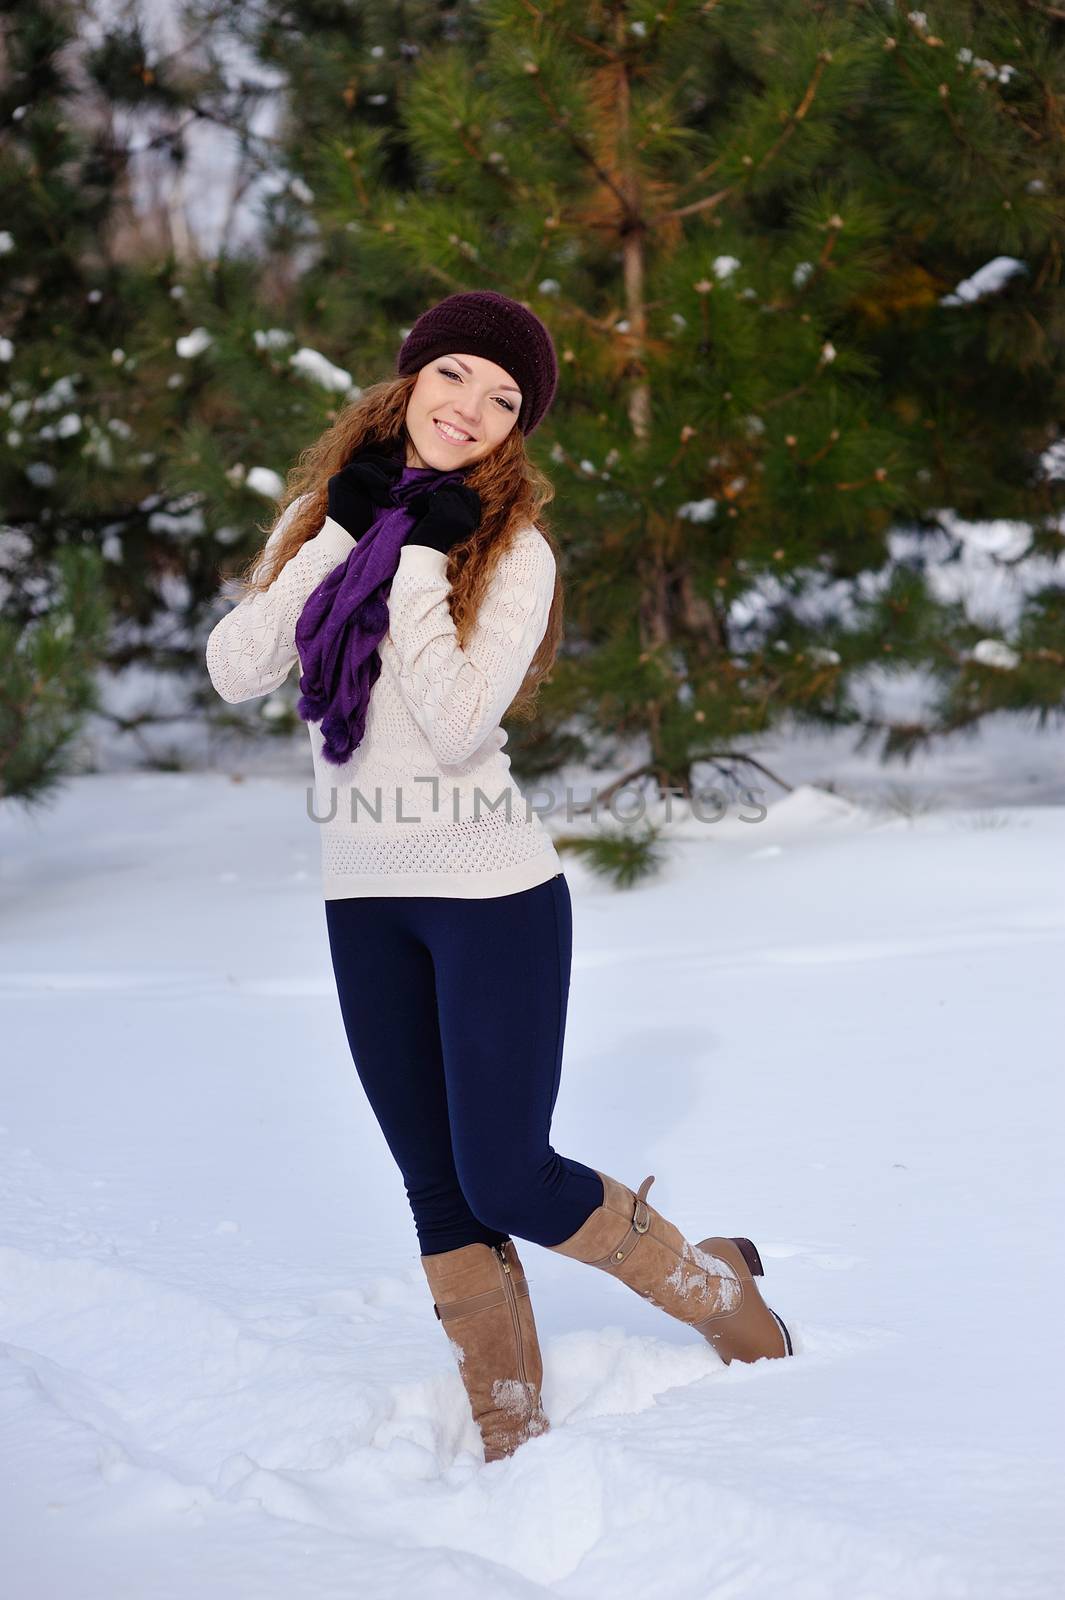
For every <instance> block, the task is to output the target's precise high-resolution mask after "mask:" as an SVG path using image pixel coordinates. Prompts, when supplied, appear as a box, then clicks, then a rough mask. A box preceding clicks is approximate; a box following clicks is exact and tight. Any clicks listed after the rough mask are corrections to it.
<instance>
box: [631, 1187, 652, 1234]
mask: <svg viewBox="0 0 1065 1600" xmlns="http://www.w3.org/2000/svg"><path fill="white" fill-rule="evenodd" d="M654 1181H655V1180H654V1178H653V1177H650V1178H645V1179H644V1180H643V1182H642V1183H641V1184H640V1188H639V1191H638V1193H637V1194H635V1195H634V1196H633V1199H634V1200H635V1202H636V1203H635V1205H634V1206H633V1208H632V1226H633V1228H634V1230H635V1231H636V1232H637V1233H646V1232H647V1230H648V1228H649V1227H650V1226H651V1209H650V1207H649V1206H648V1204H647V1199H646V1196H647V1191H648V1189H649V1188H650V1187H651V1185H652V1183H654ZM641 1206H643V1226H642V1227H641V1226H640V1224H639V1222H638V1221H637V1218H638V1217H639V1215H640V1207H641Z"/></svg>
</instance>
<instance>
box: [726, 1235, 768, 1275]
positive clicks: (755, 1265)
mask: <svg viewBox="0 0 1065 1600" xmlns="http://www.w3.org/2000/svg"><path fill="white" fill-rule="evenodd" d="M732 1243H733V1244H734V1245H735V1246H736V1248H737V1249H738V1250H739V1252H740V1255H741V1256H742V1257H743V1259H744V1261H746V1263H747V1270H748V1272H749V1273H750V1274H751V1277H752V1278H763V1277H764V1276H765V1273H764V1272H763V1271H762V1258H761V1256H760V1255H759V1254H758V1251H757V1250H756V1249H755V1247H754V1245H753V1244H752V1243H751V1241H750V1239H733V1241H732Z"/></svg>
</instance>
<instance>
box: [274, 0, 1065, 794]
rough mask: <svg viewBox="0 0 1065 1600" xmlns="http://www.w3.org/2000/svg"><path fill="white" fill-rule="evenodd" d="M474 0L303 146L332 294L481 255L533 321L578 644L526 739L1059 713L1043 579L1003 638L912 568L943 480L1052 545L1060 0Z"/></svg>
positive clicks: (910, 739) (666, 754)
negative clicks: (395, 98)
mask: <svg viewBox="0 0 1065 1600" xmlns="http://www.w3.org/2000/svg"><path fill="white" fill-rule="evenodd" d="M289 10H290V8H287V7H286V14H287V13H288V12H289ZM476 11H477V17H478V18H479V22H480V25H481V27H482V28H483V32H481V33H480V34H479V35H478V36H476V37H475V38H474V39H473V42H472V44H471V42H470V39H469V38H468V37H464V38H463V39H461V40H460V41H459V42H456V43H454V44H446V45H441V46H439V47H438V48H435V49H433V50H431V51H424V52H423V53H422V55H421V58H420V61H419V64H418V67H417V70H416V71H415V72H414V73H413V74H411V75H410V76H409V77H406V78H405V79H404V80H403V82H402V99H401V105H400V111H401V121H402V130H401V131H400V132H399V133H398V134H396V135H395V136H394V137H393V136H392V134H391V133H389V134H388V136H386V135H385V134H384V133H382V132H380V131H379V130H377V129H375V128H374V127H373V126H372V125H371V124H370V123H369V121H368V120H366V119H363V121H362V123H361V124H360V125H359V126H355V127H353V126H351V125H349V122H348V120H347V119H346V118H345V117H344V116H343V114H341V113H339V112H338V113H337V122H338V124H340V123H343V129H342V131H341V130H340V128H339V126H338V130H337V132H336V133H335V135H334V136H333V137H332V138H329V136H328V127H329V122H330V119H329V118H328V117H325V118H322V117H319V119H318V124H317V128H316V129H315V130H313V131H314V135H315V136H314V137H313V138H310V137H308V140H307V142H306V145H305V147H304V150H303V156H304V162H305V165H304V177H305V181H306V183H307V185H308V188H309V189H310V191H311V192H312V193H313V195H314V197H315V203H314V212H315V218H316V223H317V225H318V226H319V228H320V229H321V230H322V233H323V236H324V237H326V238H327V239H328V240H329V268H330V279H329V281H330V285H334V284H335V285H337V287H336V291H335V292H336V294H337V295H338V296H339V297H340V299H341V300H343V298H344V295H345V293H346V290H345V288H344V285H346V284H348V283H351V282H354V283H355V284H357V285H359V289H360V290H361V292H362V294H363V295H364V296H365V298H366V299H367V300H369V299H371V298H376V297H378V296H381V297H382V303H384V302H383V291H384V285H385V283H386V281H390V282H392V283H394V284H395V285H396V292H397V294H398V293H400V292H402V296H403V302H404V304H407V303H409V302H411V301H413V304H414V305H416V306H420V305H422V304H424V303H426V301H427V300H428V299H429V298H435V297H438V296H439V295H441V294H444V293H448V292H452V291H454V290H458V289H463V288H468V287H473V286H481V287H485V286H487V287H496V288H499V289H500V290H502V291H503V292H506V293H509V294H512V295H514V296H516V297H518V298H522V299H525V300H526V301H527V302H528V303H529V304H530V305H532V306H533V308H534V309H535V310H537V312H538V313H540V314H541V315H543V316H544V318H545V320H546V321H547V322H548V324H549V325H550V326H551V328H552V330H553V333H554V335H555V338H556V342H557V344H558V346H559V349H560V353H561V360H562V382H561V387H560V395H559V400H558V403H557V404H556V406H555V408H554V410H553V412H552V414H551V416H550V417H549V418H548V419H547V421H546V422H545V424H544V425H543V426H542V428H541V430H540V432H539V434H538V436H537V439H536V441H534V453H536V452H538V451H543V452H544V454H545V455H546V456H547V457H548V460H549V466H550V471H551V473H552V475H553V478H554V481H555V483H556V485H557V490H558V498H557V500H556V501H555V503H554V504H553V506H552V508H551V509H552V515H553V518H554V523H555V525H556V526H557V527H558V528H559V530H560V532H561V535H562V537H563V540H564V543H565V547H566V558H567V580H568V596H569V606H568V616H569V623H570V632H569V647H568V650H567V653H566V655H565V657H564V659H563V661H562V662H561V663H560V665H559V667H558V669H557V670H556V673H555V677H554V681H553V683H552V685H551V696H550V702H549V707H550V717H549V718H548V720H547V722H546V724H542V725H541V728H540V729H539V730H538V731H537V733H536V734H535V735H534V736H533V737H532V738H531V739H525V738H524V737H523V735H522V734H520V733H519V736H518V738H517V739H515V740H514V743H515V747H516V748H518V749H519V754H520V753H521V752H520V747H521V746H523V745H524V747H525V753H526V754H527V756H528V757H529V758H530V760H532V761H533V762H539V764H540V765H541V766H543V767H545V768H546V767H550V766H551V765H552V763H553V762H554V761H555V760H556V759H557V757H558V756H559V754H560V752H566V753H570V754H572V753H574V752H575V750H576V751H578V752H579V753H583V754H585V755H586V756H587V757H588V758H589V759H591V760H592V761H593V763H596V764H601V765H606V764H608V763H609V764H617V763H618V762H619V761H621V762H622V763H624V762H625V760H626V759H627V758H628V753H629V752H630V751H632V750H636V751H638V752H641V753H640V754H639V756H638V758H637V759H636V761H635V763H634V764H632V765H631V766H630V767H629V768H628V769H627V770H626V774H625V776H626V778H627V779H632V778H633V777H635V776H637V775H641V774H646V775H647V776H649V777H650V778H651V779H653V781H654V782H655V784H656V785H657V786H659V787H660V788H673V789H679V790H680V791H681V792H682V793H685V794H687V793H689V792H690V789H691V785H692V782H693V778H694V777H695V775H696V774H697V773H705V772H706V771H707V770H709V771H711V772H716V773H719V774H725V775H740V776H743V777H745V778H746V779H747V780H748V781H750V780H752V779H753V780H755V781H758V780H759V779H760V778H762V777H765V776H767V775H768V774H767V771H766V769H765V767H764V766H763V765H762V764H761V763H760V762H759V761H758V759H757V757H756V755H755V754H754V750H755V748H756V742H757V739H758V737H759V736H760V735H764V734H765V733H766V732H767V731H768V730H769V729H771V728H772V727H774V726H776V725H778V724H781V723H783V722H785V721H786V720H787V719H789V718H794V719H796V720H798V721H800V722H808V723H812V724H817V725H827V726H833V725H839V726H852V727H853V728H854V729H855V730H856V732H857V733H858V734H860V735H861V736H862V737H876V738H878V739H879V740H880V742H881V748H882V751H883V753H884V754H885V755H891V754H906V753H908V752H910V751H912V750H913V749H915V748H917V747H918V746H919V744H921V743H922V742H925V741H928V740H930V739H934V738H935V737H937V736H941V735H942V734H944V733H946V732H948V731H951V730H955V729H959V728H964V727H968V726H973V725H975V724H976V722H977V721H978V720H979V719H980V718H981V717H983V716H985V715H987V714H988V713H989V712H992V711H994V710H996V709H1000V708H1005V709H1016V710H1018V711H1020V710H1024V711H1026V712H1028V713H1030V712H1031V711H1032V709H1035V710H1036V711H1037V712H1038V713H1039V714H1040V715H1042V716H1049V715H1051V714H1055V715H1057V714H1060V711H1061V708H1062V690H1063V686H1065V674H1063V671H1062V667H1063V662H1062V659H1061V656H1060V648H1059V647H1060V639H1058V638H1056V635H1055V628H1056V626H1057V624H1058V622H1059V620H1060V615H1061V591H1060V589H1059V588H1058V587H1057V586H1055V585H1054V584H1053V583H1052V584H1050V585H1048V586H1047V587H1045V588H1044V589H1043V590H1042V591H1037V592H1036V593H1034V594H1032V595H1031V596H1029V597H1028V600H1027V602H1026V604H1025V606H1024V607H1023V613H1022V616H1021V620H1020V622H1019V624H1018V627H1017V629H1016V635H1015V637H1014V638H1013V639H1012V640H1010V641H1005V640H1004V641H1001V645H1000V646H998V645H996V644H995V642H994V641H989V642H982V637H983V631H984V630H983V629H982V627H981V625H980V622H979V619H975V620H974V619H972V618H970V617H969V616H968V615H967V614H966V612H965V608H964V606H963V605H962V604H960V603H958V602H949V601H944V600H943V599H941V598H939V596H938V595H937V592H936V589H935V586H934V584H933V583H932V582H930V580H929V575H928V568H929V564H930V563H941V562H942V561H943V560H945V559H949V555H950V546H951V534H950V525H949V518H948V513H950V512H957V513H960V514H961V515H963V516H967V517H980V518H991V517H1017V518H1021V519H1023V520H1024V521H1025V522H1027V523H1028V524H1030V526H1031V529H1032V533H1031V540H1030V545H1029V549H1030V551H1032V552H1037V551H1038V552H1042V553H1044V554H1046V553H1054V552H1056V551H1057V550H1059V549H1060V546H1061V532H1060V529H1059V528H1058V526H1057V513H1058V509H1059V505H1060V496H1059V494H1058V492H1057V490H1056V488H1055V486H1054V484H1053V483H1048V482H1047V481H1046V480H1045V479H1044V478H1043V477H1042V476H1041V473H1040V469H1039V462H1040V459H1041V456H1042V454H1043V452H1044V451H1045V450H1046V448H1047V446H1048V445H1049V444H1050V443H1051V442H1052V441H1053V439H1054V438H1055V437H1056V436H1057V431H1058V421H1059V418H1060V414H1061V403H1060V402H1061V373H1062V359H1061V352H1062V339H1061V301H1060V296H1059V295H1058V293H1057V290H1058V285H1059V279H1060V261H1061V247H1062V224H1061V218H1062V216H1063V215H1065V208H1063V206H1062V195H1061V189H1062V182H1061V176H1062V174H1061V164H1062V154H1061V149H1062V147H1061V140H1060V129H1059V121H1060V105H1061V92H1062V68H1063V61H1065V52H1063V47H1062V39H1063V35H1062V29H1061V27H1060V25H1059V24H1058V23H1057V22H1056V21H1055V20H1054V19H1053V17H1051V16H1050V15H1048V14H1047V13H1046V12H1044V11H1043V10H1042V9H1040V8H1037V7H1031V6H1028V5H1025V4H1023V3H1002V4H997V5H994V6H981V7H979V8H976V7H958V6H951V7H946V8H944V9H943V11H942V14H941V15H940V14H936V15H934V16H933V15H932V14H927V15H926V14H924V13H921V12H909V11H907V10H906V9H905V8H902V7H897V6H893V5H890V4H879V5H872V4H871V5H866V6H853V5H849V4H828V5H818V6H817V7H810V6H807V5H805V4H787V5H783V6H781V5H780V4H778V3H765V0H755V3H753V4H752V3H750V0H743V3H742V4H741V3H739V0H721V3H719V4H716V5H706V4H702V3H687V4H684V3H682V4H680V5H678V6H673V7H670V8H669V9H668V10H667V11H663V10H661V9H659V8H657V7H655V6H648V5H638V4H626V3H618V4H610V5H602V4H599V5H591V6H589V5H586V4H581V5H576V4H572V3H558V4H550V5H545V6H536V7H530V6H526V5H524V4H518V3H515V0H489V3H488V4H486V5H482V6H480V7H477V8H476ZM304 15H306V8H304ZM466 25H467V28H469V27H472V26H473V21H472V14H467V16H466ZM311 98H313V97H311ZM295 115H296V118H297V121H299V118H300V110H299V107H298V106H296V107H295ZM311 131H312V130H310V129H308V134H310V132H311ZM397 152H401V159H402V161H406V160H407V159H408V158H409V154H410V153H413V156H414V157H415V159H416V163H417V166H416V170H415V172H414V174H413V178H412V181H411V182H409V183H408V185H407V187H406V190H405V191H404V192H397V189H396V186H395V184H394V183H393V181H392V179H393V174H394V170H395V167H396V164H397V160H399V159H400V157H399V156H397ZM297 154H298V152H297V151H296V146H295V141H294V140H293V156H292V157H290V159H295V158H296V155H297ZM1002 257H1008V260H1007V262H1005V263H1004V264H1003V265H1002V267H1001V269H1000V270H997V271H992V272H991V273H990V274H988V273H987V272H986V271H984V272H981V270H980V269H983V268H984V267H985V263H987V262H988V261H989V260H996V259H998V258H1002ZM1014 262H1016V265H1014V264H1013V263H1014ZM974 274H975V278H974ZM311 276H312V279H313V280H314V281H315V282H320V281H321V280H320V279H316V278H315V277H314V272H313V271H312V274H311ZM970 280H972V281H973V282H974V283H975V287H974V288H968V287H966V285H967V284H968V283H969V282H970ZM959 286H961V287H959ZM412 291H413V295H412ZM356 292H358V291H356ZM332 293H333V289H332V288H331V289H330V294H332ZM382 326H384V325H382ZM387 332H388V334H389V336H390V337H391V336H392V333H393V330H392V329H391V327H389V328H387ZM383 354H384V351H383V350H382V355H383ZM900 532H901V533H905V534H908V535H910V536H911V537H910V539H909V542H908V544H906V543H904V544H903V548H902V553H901V554H900V553H899V539H898V535H899V533H900ZM914 668H919V669H921V670H922V671H924V672H925V673H926V674H928V676H929V679H930V681H931V683H932V684H933V686H934V701H933V703H932V704H931V705H930V706H929V708H928V710H927V713H926V714H925V715H924V716H923V717H922V718H921V720H920V721H918V722H915V723H912V724H909V725H898V724H896V723H892V722H891V721H890V719H882V718H879V717H878V716H877V715H875V714H872V713H870V711H869V710H868V709H867V708H865V707H864V706H863V704H862V697H861V692H860V691H861V687H862V684H863V681H866V680H868V679H869V676H870V674H871V673H876V672H883V671H885V670H886V671H887V672H889V673H893V672H900V671H904V670H907V671H908V670H912V669H914ZM575 730H576V731H577V734H578V742H577V743H576V744H575Z"/></svg>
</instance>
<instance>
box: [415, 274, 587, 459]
mask: <svg viewBox="0 0 1065 1600" xmlns="http://www.w3.org/2000/svg"><path fill="white" fill-rule="evenodd" d="M459 354H463V355H475V356H481V357H482V358H483V359H484V360H485V361H494V362H495V363H496V365H497V366H500V367H502V368H503V370H504V371H505V372H508V373H509V374H510V376H511V377H512V378H513V379H514V382H515V383H516V384H517V385H518V388H519V389H520V390H521V409H520V411H519V412H518V421H517V426H518V427H519V428H520V429H521V430H522V432H523V433H524V434H525V437H526V438H528V437H529V435H530V434H531V433H532V432H533V430H534V429H535V428H537V427H538V426H539V424H540V421H541V419H542V418H543V416H544V414H545V412H546V411H547V410H548V408H549V406H550V405H551V402H552V401H553V400H554V398H555V390H556V389H557V388H558V360H557V358H556V356H555V347H554V344H553V343H552V341H551V335H550V333H548V331H547V328H546V327H545V326H544V324H543V323H542V322H541V321H540V318H539V317H538V316H536V315H535V313H534V312H532V311H530V310H529V309H528V307H527V306H523V305H521V304H520V303H519V302H518V301H517V300H511V299H508V297H507V296H506V295H505V294H496V292H495V290H494V289H476V290H472V291H471V292H470V293H468V294H452V295H449V296H448V297H447V299H446V300H440V301H438V302H437V304H436V305H435V306H430V307H429V309H428V311H423V312H422V314H421V316H420V317H419V318H418V320H417V322H415V324H414V326H413V328H411V330H410V332H409V333H408V335H407V337H406V338H405V339H404V341H403V345H402V347H401V349H400V352H399V357H398V359H397V361H396V371H397V372H398V373H399V374H400V375H401V376H402V375H406V374H407V373H411V372H418V371H420V369H421V368H422V367H424V366H425V363H426V362H427V361H435V359H436V358H437V356H446V355H459Z"/></svg>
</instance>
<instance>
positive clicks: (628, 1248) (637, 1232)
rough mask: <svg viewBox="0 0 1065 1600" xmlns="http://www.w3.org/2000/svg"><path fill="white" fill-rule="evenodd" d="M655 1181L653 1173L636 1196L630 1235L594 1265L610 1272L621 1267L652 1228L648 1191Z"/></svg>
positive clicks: (641, 1185)
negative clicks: (613, 1268)
mask: <svg viewBox="0 0 1065 1600" xmlns="http://www.w3.org/2000/svg"><path fill="white" fill-rule="evenodd" d="M654 1181H655V1180H654V1174H653V1173H652V1174H651V1176H650V1177H649V1178H645V1179H644V1180H643V1182H642V1183H641V1184H640V1187H639V1189H638V1190H637V1192H636V1194H635V1196H634V1202H635V1203H634V1205H633V1208H632V1221H631V1222H630V1223H629V1231H628V1233H627V1234H626V1235H625V1237H624V1239H622V1240H621V1241H620V1242H619V1243H618V1244H617V1245H615V1247H614V1249H613V1250H611V1252H610V1254H609V1255H608V1256H604V1257H603V1259H602V1260H601V1261H597V1262H595V1263H593V1264H594V1265H595V1266H597V1267H605V1268H606V1269H607V1271H609V1270H610V1269H611V1268H612V1267H617V1266H620V1265H621V1263H622V1262H623V1261H627V1260H628V1258H629V1256H630V1255H631V1254H632V1252H633V1251H634V1250H635V1248H636V1246H637V1245H638V1244H639V1242H640V1240H641V1239H642V1238H643V1236H644V1234H645V1233H646V1232H647V1230H648V1228H649V1227H650V1226H651V1208H650V1206H649V1205H648V1204H647V1191H648V1189H649V1188H650V1187H651V1185H652V1183H654Z"/></svg>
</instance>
